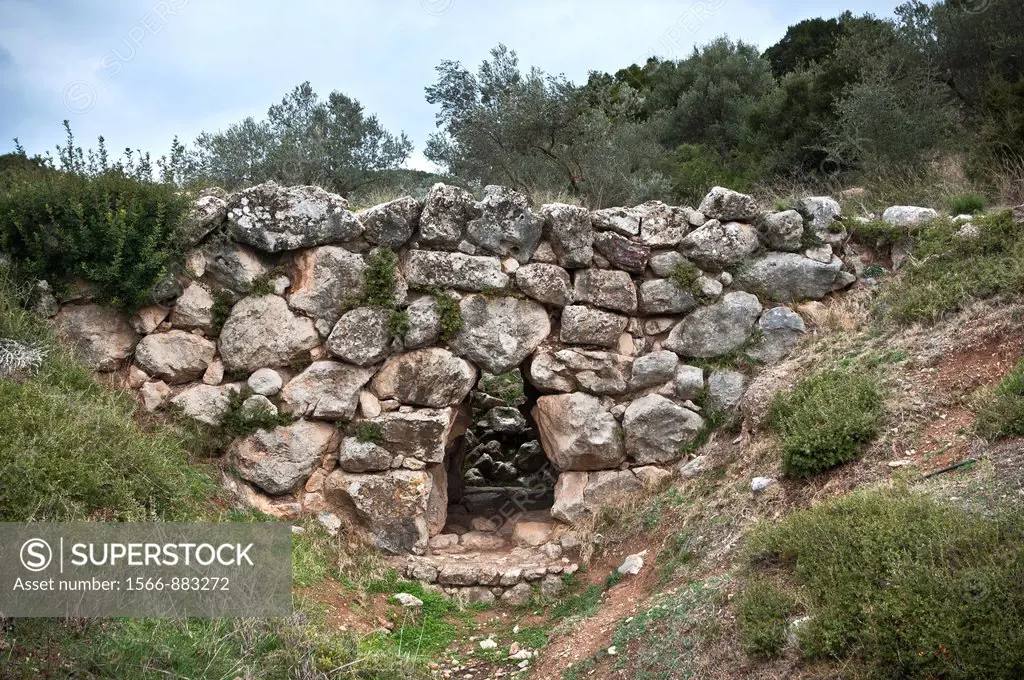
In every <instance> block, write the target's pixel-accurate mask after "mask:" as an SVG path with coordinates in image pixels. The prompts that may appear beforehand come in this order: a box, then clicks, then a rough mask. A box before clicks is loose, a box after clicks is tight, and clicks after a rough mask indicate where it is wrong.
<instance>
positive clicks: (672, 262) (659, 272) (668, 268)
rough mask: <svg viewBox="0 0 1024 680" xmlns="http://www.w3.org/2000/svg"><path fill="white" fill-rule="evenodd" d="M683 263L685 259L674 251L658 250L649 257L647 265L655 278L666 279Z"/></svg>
mask: <svg viewBox="0 0 1024 680" xmlns="http://www.w3.org/2000/svg"><path fill="white" fill-rule="evenodd" d="M685 262H686V258H685V257H683V256H682V255H681V254H680V253H679V252H678V251H676V250H659V251H656V252H654V253H653V254H652V255H651V259H650V262H649V264H650V265H651V271H652V272H654V275H655V276H660V277H662V278H666V277H669V276H672V274H673V273H674V272H675V271H676V269H677V268H678V267H679V265H681V264H684V263H685Z"/></svg>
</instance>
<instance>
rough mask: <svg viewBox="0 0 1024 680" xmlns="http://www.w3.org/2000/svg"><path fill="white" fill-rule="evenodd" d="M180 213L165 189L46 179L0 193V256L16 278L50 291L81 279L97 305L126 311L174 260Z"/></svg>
mask: <svg viewBox="0 0 1024 680" xmlns="http://www.w3.org/2000/svg"><path fill="white" fill-rule="evenodd" d="M188 207H189V199H188V197H187V196H185V195H183V194H180V193H179V192H178V191H177V189H176V188H175V187H174V186H171V185H166V184H158V183H154V182H148V181H139V180H137V179H133V178H131V177H128V176H126V175H124V174H123V173H121V172H118V171H114V170H111V171H108V172H105V173H103V174H99V175H96V176H92V177H86V176H82V175H78V174H71V173H67V172H56V171H54V172H50V173H46V174H44V175H42V176H40V177H38V178H37V179H35V180H34V181H30V182H18V183H15V184H13V185H12V186H10V187H9V188H8V189H6V190H4V191H2V192H0V251H2V252H4V253H7V254H8V255H9V256H10V257H11V258H12V260H13V262H14V265H15V267H16V272H17V274H18V275H19V276H20V277H23V278H25V279H28V280H35V279H45V280H46V281H49V282H50V284H51V285H52V286H53V287H54V288H55V289H56V290H58V291H61V290H63V289H65V288H66V287H67V286H68V284H69V283H70V282H71V281H72V280H73V279H74V278H76V277H81V278H84V279H86V280H88V281H90V282H92V283H93V284H94V285H95V286H96V290H97V294H98V296H99V298H100V301H101V302H103V303H106V304H110V305H113V306H117V307H124V308H127V309H134V308H137V307H139V306H142V305H143V304H145V303H146V302H147V298H148V295H149V292H150V290H151V289H152V288H153V286H154V285H155V284H156V283H158V282H159V281H160V280H161V279H163V278H164V277H166V276H167V275H168V274H169V273H170V272H171V271H172V269H173V268H174V266H175V265H176V263H177V262H178V261H179V260H180V259H181V255H182V253H183V251H184V248H183V247H182V245H181V243H180V241H179V239H180V233H181V232H180V229H179V227H180V224H181V221H182V218H183V216H184V214H185V213H186V211H187V209H188Z"/></svg>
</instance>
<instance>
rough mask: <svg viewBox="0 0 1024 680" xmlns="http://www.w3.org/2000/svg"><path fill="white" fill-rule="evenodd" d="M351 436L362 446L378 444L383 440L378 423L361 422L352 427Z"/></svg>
mask: <svg viewBox="0 0 1024 680" xmlns="http://www.w3.org/2000/svg"><path fill="white" fill-rule="evenodd" d="M352 436H353V437H355V438H356V439H357V440H358V441H360V442H362V443H364V444H380V443H381V442H382V441H383V440H384V432H383V430H381V427H380V423H374V422H371V421H369V420H361V421H359V422H358V423H355V424H354V425H353V426H352Z"/></svg>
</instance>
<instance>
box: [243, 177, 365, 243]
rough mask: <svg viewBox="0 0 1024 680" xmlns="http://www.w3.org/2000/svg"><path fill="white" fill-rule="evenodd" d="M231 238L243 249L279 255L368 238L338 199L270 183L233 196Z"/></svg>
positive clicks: (318, 191) (316, 189) (307, 188)
mask: <svg viewBox="0 0 1024 680" xmlns="http://www.w3.org/2000/svg"><path fill="white" fill-rule="evenodd" d="M228 232H229V233H230V234H231V236H232V238H234V239H235V240H236V241H238V242H240V243H245V244H246V245H250V246H252V247H254V248H256V249H258V250H262V251H265V252H268V253H277V252H280V251H283V250H296V249H298V248H311V247H313V246H322V245H326V244H329V243H342V242H345V241H349V240H351V239H354V238H355V237H357V236H359V235H360V234H362V233H363V225H362V224H361V223H360V222H359V220H358V219H356V217H355V215H353V214H352V213H350V212H349V211H348V201H346V200H345V199H344V198H342V197H341V196H338V195H337V194H332V193H328V192H327V191H325V190H323V189H321V188H320V187H313V186H297V187H282V186H280V185H278V184H277V183H275V182H273V181H270V182H266V183H264V184H258V185H256V186H254V187H249V188H248V189H243V190H242V191H240V192H238V193H236V194H234V195H232V197H231V200H230V201H229V203H228Z"/></svg>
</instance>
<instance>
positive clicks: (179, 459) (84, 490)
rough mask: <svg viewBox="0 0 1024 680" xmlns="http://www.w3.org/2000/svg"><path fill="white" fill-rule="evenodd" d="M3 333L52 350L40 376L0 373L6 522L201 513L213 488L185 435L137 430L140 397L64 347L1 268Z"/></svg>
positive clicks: (0, 482) (0, 510)
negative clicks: (99, 379) (102, 378)
mask: <svg viewBox="0 0 1024 680" xmlns="http://www.w3.org/2000/svg"><path fill="white" fill-rule="evenodd" d="M0 337H2V338H7V339H13V340H19V341H23V342H27V343H34V344H41V345H43V346H45V347H46V348H47V349H48V358H47V359H46V361H45V362H44V363H43V365H42V366H41V368H40V369H39V370H38V372H35V373H33V374H30V375H27V376H24V377H23V378H21V379H19V380H12V379H9V378H4V377H2V376H0V521H8V522H21V521H27V520H33V521H70V520H83V519H89V518H93V519H96V518H99V519H112V520H118V521H143V520H147V519H164V520H173V519H180V520H184V519H188V518H192V517H195V516H196V515H197V513H199V512H200V511H201V508H202V505H203V501H204V500H205V499H206V498H207V497H209V496H211V495H213V493H214V489H215V484H214V482H213V481H212V480H211V479H210V478H209V477H208V476H207V475H206V474H204V473H203V472H202V471H201V470H200V469H199V468H196V467H192V466H190V465H189V456H188V454H187V451H188V449H187V442H186V439H185V438H184V435H179V434H178V433H176V432H174V431H171V430H169V429H166V428H154V429H152V430H148V429H147V430H144V429H143V428H142V427H140V426H139V425H138V424H137V422H136V417H135V411H136V408H137V407H136V404H135V402H134V400H133V399H131V398H130V397H128V396H127V395H125V394H122V393H118V392H114V391H112V390H109V389H106V388H103V387H101V386H100V385H98V384H97V383H95V382H94V381H93V379H92V374H91V372H90V371H89V370H88V369H87V368H85V367H83V366H81V365H79V364H77V363H76V362H75V361H74V360H73V359H72V358H71V357H70V356H69V355H67V354H66V353H65V352H63V351H61V349H60V347H58V346H57V345H56V344H55V342H54V340H53V337H52V336H51V334H50V331H49V329H48V328H47V327H46V326H45V325H44V324H42V323H41V322H40V321H38V319H36V318H35V317H34V316H32V315H30V314H29V313H28V312H25V311H23V310H22V309H21V308H20V307H19V306H18V299H17V296H16V295H15V292H14V290H13V288H12V286H11V284H10V283H9V281H7V280H6V279H5V278H4V275H3V273H2V272H0Z"/></svg>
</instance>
